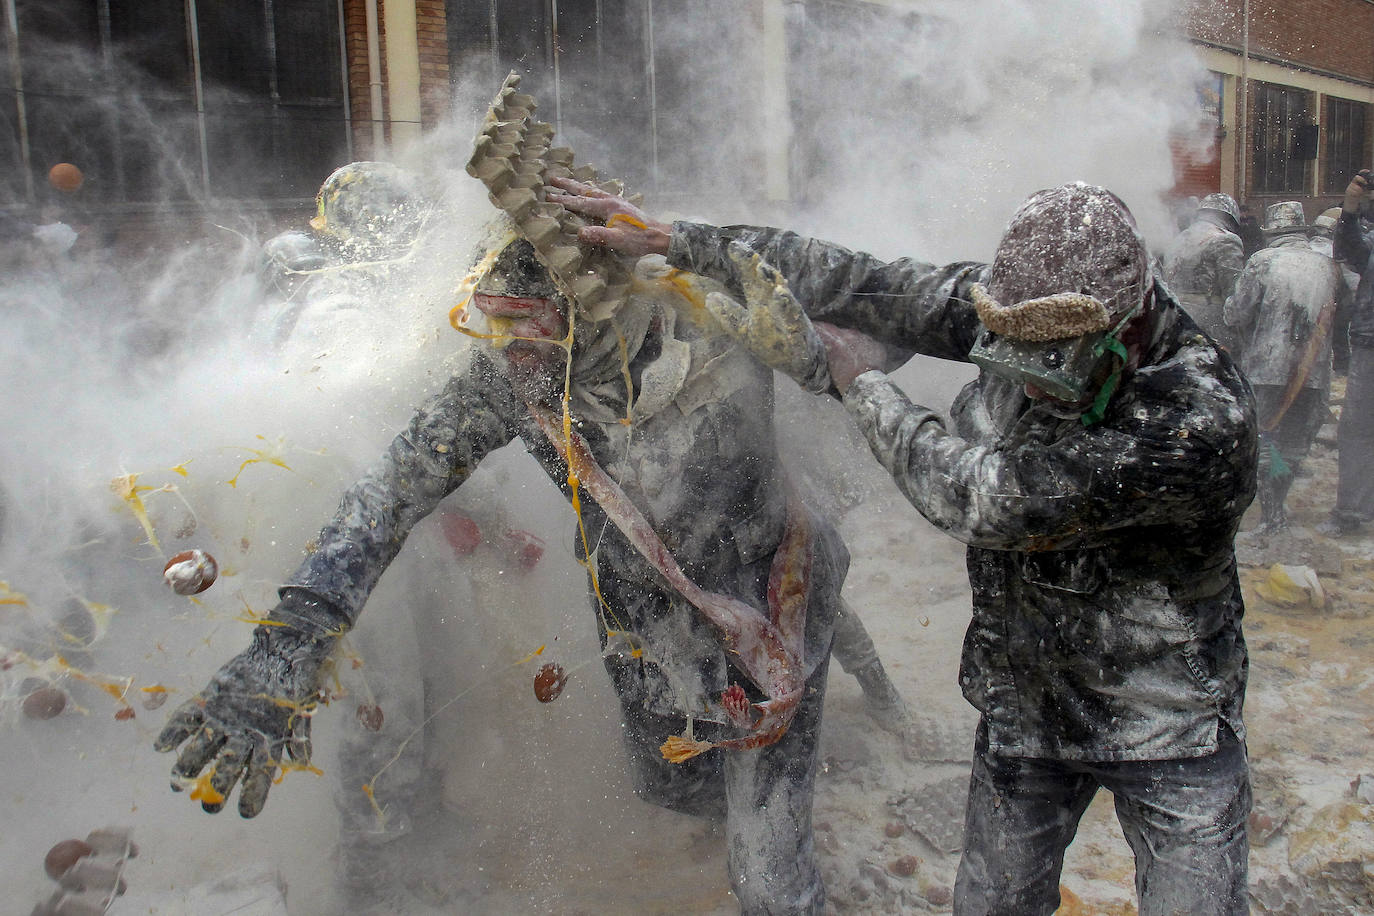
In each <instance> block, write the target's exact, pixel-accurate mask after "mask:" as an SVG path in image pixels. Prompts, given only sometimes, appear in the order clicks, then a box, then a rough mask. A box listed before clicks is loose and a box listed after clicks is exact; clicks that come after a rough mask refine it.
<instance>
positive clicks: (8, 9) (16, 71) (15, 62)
mask: <svg viewBox="0 0 1374 916" xmlns="http://www.w3.org/2000/svg"><path fill="white" fill-rule="evenodd" d="M5 19H6V21H7V22H8V23H9V27H10V28H9V32H10V34H9V45H10V80H11V82H13V83H14V116H15V118H16V120H18V122H19V155H20V157H21V158H22V159H23V163H24V194H25V196H26V197H27V198H28V201H29V202H30V203H32V202H33V162H32V161H31V160H30V159H29V116H28V109H27V108H26V107H25V105H24V65H23V63H22V62H21V61H20V60H19V16H18V14H17V13H16V12H15V9H14V0H5Z"/></svg>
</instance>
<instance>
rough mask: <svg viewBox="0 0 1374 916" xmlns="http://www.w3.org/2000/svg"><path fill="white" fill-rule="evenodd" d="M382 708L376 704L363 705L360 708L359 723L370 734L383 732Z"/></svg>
mask: <svg viewBox="0 0 1374 916" xmlns="http://www.w3.org/2000/svg"><path fill="white" fill-rule="evenodd" d="M382 718H383V717H382V707H380V706H378V705H377V704H375V703H362V704H360V705H359V706H358V721H359V722H361V723H362V725H363V728H365V729H367V730H368V731H370V732H379V731H381V730H382Z"/></svg>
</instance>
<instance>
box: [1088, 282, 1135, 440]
mask: <svg viewBox="0 0 1374 916" xmlns="http://www.w3.org/2000/svg"><path fill="white" fill-rule="evenodd" d="M1143 308H1144V303H1143V302H1141V303H1140V304H1138V305H1136V307H1135V308H1133V309H1131V310H1130V311H1129V312H1127V313H1126V314H1125V315H1123V316H1121V320H1120V321H1118V322H1117V323H1116V327H1114V328H1112V329H1111V330H1110V331H1108V332H1107V334H1106V336H1104V337H1103V338H1102V339H1101V340H1099V341H1098V342H1097V343H1095V344H1093V355H1094V356H1097V357H1101V356H1102V354H1104V353H1110V354H1112V355H1113V356H1114V357H1116V359H1114V360H1113V362H1114V363H1115V364H1116V365H1114V366H1113V367H1112V374H1111V375H1109V376H1107V380H1106V381H1105V382H1103V383H1102V387H1101V388H1099V389H1098V390H1097V397H1095V398H1093V402H1092V406H1091V407H1089V408H1088V409H1087V410H1085V411H1083V413H1082V414H1080V415H1079V417H1078V419H1079V421H1080V422H1082V424H1083V425H1084V426H1092V425H1094V424H1096V423H1101V422H1102V418H1103V417H1105V416H1106V415H1107V402H1108V401H1110V400H1111V399H1112V395H1114V394H1116V387H1117V386H1118V385H1120V384H1121V373H1122V372H1124V371H1125V369H1126V361H1127V360H1128V359H1130V354H1128V353H1127V352H1126V345H1125V344H1123V343H1122V342H1121V339H1120V335H1121V332H1122V331H1124V330H1126V325H1128V324H1130V323H1131V319H1132V318H1134V317H1135V316H1136V315H1139V314H1140V312H1141V310H1142V309H1143Z"/></svg>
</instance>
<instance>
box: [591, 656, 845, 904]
mask: <svg viewBox="0 0 1374 916" xmlns="http://www.w3.org/2000/svg"><path fill="white" fill-rule="evenodd" d="M829 658H830V656H829V653H828V652H827V653H825V654H824V656H823V661H822V662H821V663H820V665H818V666H817V668H816V670H815V672H813V673H812V675H811V677H810V678H809V679H808V680H807V682H806V689H805V694H804V699H803V700H802V703H801V707H800V708H799V709H798V710H797V716H796V718H795V719H793V720H792V726H791V727H790V728H789V729H788V730H787V734H785V735H783V737H782V738H781V739H780V740H779V741H777V742H776V743H775V744H771V745H769V746H767V747H763V748H758V749H755V750H747V751H728V750H720V749H715V750H710V751H707V752H706V753H704V754H701V755H699V756H697V757H694V758H692V759H691V760H688V761H686V762H685V763H680V764H675V763H669V762H668V761H666V760H664V759H663V754H662V753H661V752H660V751H659V745H661V744H662V743H663V742H664V741H665V740H666V739H667V738H668V737H669V736H670V735H678V734H682V732H683V729H684V728H685V727H686V724H687V723H686V721H685V720H684V719H681V718H677V717H673V716H662V715H658V714H656V713H653V712H649V711H648V710H646V709H645V708H644V706H643V704H642V703H639V702H637V701H635V700H633V699H627V698H626V697H625V693H621V696H622V702H621V712H622V715H623V719H624V723H625V728H624V735H625V747H626V750H627V751H628V752H629V756H630V765H631V769H632V773H633V778H634V781H635V792H636V794H638V795H639V797H640V798H642V799H644V800H645V801H647V802H651V803H652V804H655V805H660V806H662V807H664V808H668V809H670V810H673V811H680V812H683V813H685V814H694V815H698V816H702V817H715V818H719V817H724V818H725V832H726V837H727V842H728V843H729V849H728V863H729V868H730V884H731V887H732V888H733V889H734V892H735V897H736V898H737V899H738V900H739V905H740V912H741V913H742V914H744V916H783V914H788V916H791V914H820V913H823V912H824V910H825V887H824V885H823V884H822V883H821V874H820V870H819V869H818V868H817V866H816V850H815V843H814V838H813V836H812V832H811V803H812V798H813V796H814V795H815V788H816V769H817V764H818V762H819V759H820V758H819V752H818V751H819V739H820V730H821V708H822V706H823V705H824V703H825V678H826V673H827V671H828V670H829ZM606 664H607V668H608V670H610V672H611V680H612V681H613V682H615V683H616V685H617V687H620V685H621V683H623V682H622V680H621V679H622V678H623V677H626V676H627V675H628V672H625V671H618V670H617V667H618V666H619V665H620V664H622V663H619V662H617V661H615V660H613V659H607V663H606ZM618 692H619V691H618ZM709 727H710V726H709V724H708V725H707V726H706V728H703V723H700V722H697V723H696V725H695V730H696V731H695V733H696V736H697V737H698V738H714V737H715V735H714V734H712V733H709V732H708V731H707V729H709ZM731 733H733V732H731Z"/></svg>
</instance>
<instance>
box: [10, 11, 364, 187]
mask: <svg viewBox="0 0 1374 916" xmlns="http://www.w3.org/2000/svg"><path fill="white" fill-rule="evenodd" d="M15 13H16V16H15V25H16V26H17V28H15V29H13V30H12V29H11V28H10V27H9V25H10V24H9V23H8V22H6V23H5V26H4V27H3V30H4V33H5V34H4V42H3V54H0V56H3V58H4V60H3V64H4V67H3V73H0V80H2V81H3V82H0V88H2V89H3V95H4V98H3V105H2V106H0V157H4V158H5V160H6V161H7V162H8V163H9V164H11V165H12V166H13V167H12V168H10V169H7V170H6V172H7V174H6V175H5V177H4V178H3V179H0V182H3V183H0V195H3V198H0V203H7V204H25V203H27V204H35V203H38V204H41V203H42V202H44V201H45V200H46V195H47V194H48V193H49V189H48V187H47V183H46V176H47V171H48V169H49V168H50V167H51V166H52V165H54V164H56V163H58V162H72V163H74V164H76V165H77V166H78V167H79V168H80V169H81V170H82V171H83V173H84V174H85V176H86V184H85V185H84V187H83V189H82V198H83V200H84V201H86V202H89V203H100V204H125V203H132V204H140V203H155V202H163V201H169V200H170V201H176V200H182V201H202V200H206V199H209V198H229V199H262V198H295V197H305V196H309V195H310V194H313V193H314V190H315V188H316V187H317V186H318V184H319V181H320V177H321V176H322V175H323V174H325V173H327V172H328V171H329V169H330V168H332V167H333V166H335V165H337V164H338V163H339V162H340V161H341V160H342V159H343V158H346V155H347V148H348V137H347V129H346V128H347V122H346V106H345V101H346V98H347V95H346V88H345V84H344V78H343V72H342V66H341V60H340V42H339V26H340V18H341V9H340V0H213V2H211V0H15ZM193 26H194V28H193ZM16 61H17V63H18V65H17V66H16V65H15V63H16ZM26 164H27V174H26V172H25V165H26Z"/></svg>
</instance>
